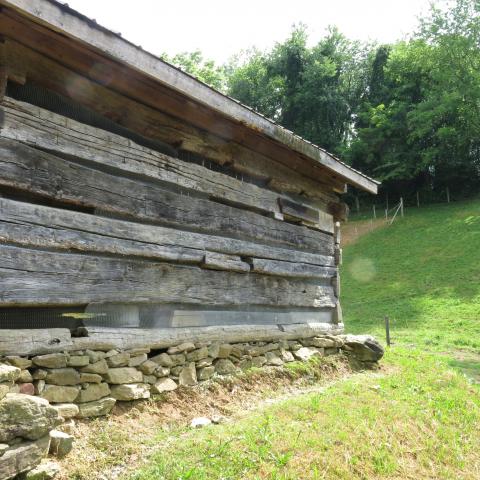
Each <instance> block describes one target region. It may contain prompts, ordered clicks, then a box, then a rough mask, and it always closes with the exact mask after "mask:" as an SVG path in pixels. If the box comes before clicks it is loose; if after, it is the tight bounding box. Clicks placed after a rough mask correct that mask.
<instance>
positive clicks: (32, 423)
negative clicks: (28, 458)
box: [0, 393, 61, 442]
mask: <svg viewBox="0 0 480 480" xmlns="http://www.w3.org/2000/svg"><path fill="white" fill-rule="evenodd" d="M60 423H61V418H60V417H59V415H58V412H57V411H56V410H55V409H54V408H53V407H52V406H50V405H49V403H48V402H47V401H46V400H44V399H43V398H39V397H33V396H31V395H23V394H20V393H9V394H8V395H7V396H6V397H5V398H4V399H3V400H2V401H1V402H0V442H9V441H11V440H13V439H14V438H17V437H21V438H25V439H27V440H37V439H39V438H41V437H43V436H44V435H46V434H48V432H49V431H50V430H52V428H55V427H56V426H57V425H59V424H60Z"/></svg>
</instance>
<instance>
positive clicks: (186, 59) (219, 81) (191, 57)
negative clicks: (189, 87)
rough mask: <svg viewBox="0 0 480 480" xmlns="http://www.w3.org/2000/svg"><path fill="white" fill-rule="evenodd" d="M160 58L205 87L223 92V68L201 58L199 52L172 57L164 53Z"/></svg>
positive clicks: (201, 55)
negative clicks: (197, 80) (199, 81)
mask: <svg viewBox="0 0 480 480" xmlns="http://www.w3.org/2000/svg"><path fill="white" fill-rule="evenodd" d="M161 57H162V58H163V59H164V60H165V61H166V62H168V63H171V64H172V65H175V66H176V67H178V68H180V69H181V70H183V71H184V72H187V73H189V74H190V75H193V76H194V77H196V78H198V79H199V80H201V81H202V82H204V83H206V84H207V85H210V86H211V87H213V88H216V89H217V90H220V91H224V90H225V82H226V77H225V67H223V66H218V65H216V64H215V62H214V61H213V60H206V59H205V58H203V54H202V52H201V51H200V50H195V51H194V52H182V53H177V54H176V55H174V56H173V57H170V56H168V55H167V54H165V53H164V54H163V55H161Z"/></svg>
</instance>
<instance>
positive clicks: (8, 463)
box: [0, 435, 50, 480]
mask: <svg viewBox="0 0 480 480" xmlns="http://www.w3.org/2000/svg"><path fill="white" fill-rule="evenodd" d="M49 447H50V436H49V435H45V436H44V437H42V438H39V439H38V440H35V441H29V442H22V443H19V444H18V445H14V446H12V447H10V448H9V449H8V450H7V451H6V452H5V453H4V454H3V455H2V456H1V457H0V478H1V479H2V480H9V479H11V478H14V477H15V476H16V475H19V474H20V473H23V472H26V471H29V470H32V469H33V468H35V467H36V466H37V465H38V464H39V463H40V462H41V460H42V458H43V457H45V456H46V455H47V454H48V449H49Z"/></svg>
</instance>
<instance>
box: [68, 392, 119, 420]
mask: <svg viewBox="0 0 480 480" xmlns="http://www.w3.org/2000/svg"><path fill="white" fill-rule="evenodd" d="M115 403H116V400H115V399H114V398H112V397H106V398H102V399H101V400H97V401H96V402H88V403H79V404H78V408H79V410H80V411H79V413H78V415H77V416H78V417H79V418H88V417H101V416H104V415H108V414H109V413H110V412H111V411H112V409H113V407H114V405H115Z"/></svg>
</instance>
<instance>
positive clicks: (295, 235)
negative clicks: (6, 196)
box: [0, 132, 333, 255]
mask: <svg viewBox="0 0 480 480" xmlns="http://www.w3.org/2000/svg"><path fill="white" fill-rule="evenodd" d="M0 135H1V132H0ZM0 171H1V172H2V174H1V175H0V186H1V185H4V186H8V187H13V188H15V189H18V190H22V191H25V192H31V193H35V194H37V195H42V196H44V197H47V198H51V199H54V200H58V201H62V202H66V203H70V204H73V205H79V206H83V207H94V208H100V209H103V210H106V211H109V212H112V213H117V214H122V215H127V216H129V217H132V218H136V219H140V220H143V221H145V220H146V221H151V222H155V223H158V224H163V225H171V226H175V227H177V228H184V229H191V230H196V231H201V232H205V233H209V234H219V233H220V234H222V235H225V236H231V237H238V238H242V239H246V240H254V241H259V242H263V243H267V244H274V245H275V244H276V245H278V246H280V245H282V246H291V247H295V248H296V249H301V250H310V251H311V252H315V253H322V254H325V255H331V254H332V253H333V237H332V236H331V235H328V234H325V233H323V232H319V231H315V230H312V229H308V228H306V227H301V226H295V225H291V224H288V223H286V222H281V221H278V220H275V219H272V218H268V217H265V216H263V215H260V214H258V213H255V212H249V211H246V210H242V209H239V208H235V207H230V206H227V205H222V204H219V203H216V202H213V201H210V200H205V199H200V198H193V197H189V196H186V195H181V194H179V193H175V192H172V191H167V190H163V189H161V188H160V187H159V186H153V185H149V184H145V183H142V182H140V181H138V180H137V181H134V180H130V179H127V178H122V177H118V176H115V175H111V174H109V173H106V172H103V171H99V170H94V169H91V168H89V167H86V166H83V165H78V164H76V163H72V162H70V161H68V160H66V159H63V158H59V157H56V156H54V155H51V154H49V153H45V152H42V151H39V150H36V149H34V148H31V147H28V146H26V145H23V144H22V143H20V142H16V141H14V140H9V139H4V138H0Z"/></svg>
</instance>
